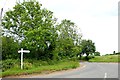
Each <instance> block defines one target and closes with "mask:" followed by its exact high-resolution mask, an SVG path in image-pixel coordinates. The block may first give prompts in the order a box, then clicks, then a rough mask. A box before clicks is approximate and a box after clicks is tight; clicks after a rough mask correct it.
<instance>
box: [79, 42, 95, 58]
mask: <svg viewBox="0 0 120 80" xmlns="http://www.w3.org/2000/svg"><path fill="white" fill-rule="evenodd" d="M81 47H82V52H81V54H86V60H89V58H88V56H89V55H90V54H93V53H95V50H96V47H95V44H94V43H93V42H92V40H82V42H81Z"/></svg>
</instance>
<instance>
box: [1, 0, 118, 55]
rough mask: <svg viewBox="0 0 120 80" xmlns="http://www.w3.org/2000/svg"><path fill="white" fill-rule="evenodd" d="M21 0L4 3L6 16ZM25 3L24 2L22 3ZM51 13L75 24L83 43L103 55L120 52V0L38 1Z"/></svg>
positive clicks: (8, 0) (4, 0) (3, 1)
mask: <svg viewBox="0 0 120 80" xmlns="http://www.w3.org/2000/svg"><path fill="white" fill-rule="evenodd" d="M16 1H19V0H0V8H2V7H3V8H4V12H3V14H4V13H5V11H7V10H9V9H12V7H13V6H14V5H15V4H16ZM20 1H21V0H20ZM37 1H39V2H40V3H41V4H42V6H43V7H44V8H47V9H48V10H51V11H52V12H53V13H54V16H55V17H56V18H58V21H61V20H63V19H68V20H71V21H72V22H74V23H75V24H76V25H77V26H78V27H79V28H80V29H79V30H78V31H79V32H80V33H82V39H90V40H92V41H93V42H94V43H95V46H96V51H99V52H100V53H101V55H103V54H111V53H113V51H116V52H118V2H119V1H120V0H37Z"/></svg>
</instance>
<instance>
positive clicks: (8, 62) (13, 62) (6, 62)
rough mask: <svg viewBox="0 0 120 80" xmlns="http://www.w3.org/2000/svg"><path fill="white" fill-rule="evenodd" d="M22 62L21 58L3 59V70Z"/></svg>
mask: <svg viewBox="0 0 120 80" xmlns="http://www.w3.org/2000/svg"><path fill="white" fill-rule="evenodd" d="M18 64H20V60H13V59H7V60H4V61H2V71H3V72H4V71H6V70H8V69H11V68H13V67H15V66H17V65H18Z"/></svg>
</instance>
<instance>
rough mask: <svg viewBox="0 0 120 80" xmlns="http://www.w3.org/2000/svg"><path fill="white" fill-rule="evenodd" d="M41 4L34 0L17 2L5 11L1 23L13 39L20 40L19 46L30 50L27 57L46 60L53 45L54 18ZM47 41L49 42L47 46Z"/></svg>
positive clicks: (54, 37) (50, 55)
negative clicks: (11, 8)
mask: <svg viewBox="0 0 120 80" xmlns="http://www.w3.org/2000/svg"><path fill="white" fill-rule="evenodd" d="M41 6H42V4H39V2H37V1H34V0H33V1H32V0H30V1H24V2H23V3H17V4H16V5H15V6H14V7H13V10H10V11H8V12H6V14H5V16H4V18H3V20H2V24H3V26H4V28H5V29H7V30H8V32H9V34H11V35H13V36H12V37H13V38H14V39H16V40H21V41H22V42H21V47H23V48H25V49H29V50H31V53H30V54H29V56H28V55H27V57H29V58H36V59H43V58H45V60H46V58H50V57H52V55H53V54H52V53H51V52H52V51H53V50H54V47H55V44H54V41H55V40H56V37H57V33H56V29H55V23H56V18H54V17H53V12H51V11H49V10H47V9H45V8H41ZM8 32H7V33H8ZM4 34H5V32H4ZM47 42H49V43H50V46H49V48H48V46H47ZM48 50H49V51H48Z"/></svg>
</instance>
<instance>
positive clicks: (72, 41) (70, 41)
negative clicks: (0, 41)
mask: <svg viewBox="0 0 120 80" xmlns="http://www.w3.org/2000/svg"><path fill="white" fill-rule="evenodd" d="M76 28H77V26H76V25H75V23H74V22H72V21H70V20H66V19H64V20H62V21H61V23H60V24H58V25H57V32H58V38H57V43H56V44H57V46H56V48H57V49H58V50H59V53H58V55H59V56H60V57H61V58H72V57H74V56H76V55H77V53H79V50H80V48H78V45H77V44H78V39H81V37H80V38H78V35H79V34H78V33H77V30H76ZM75 50H76V51H75Z"/></svg>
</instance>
